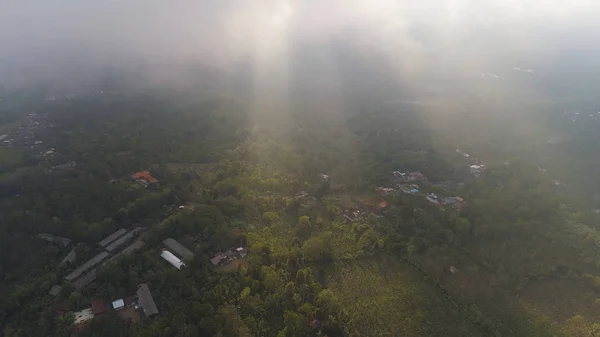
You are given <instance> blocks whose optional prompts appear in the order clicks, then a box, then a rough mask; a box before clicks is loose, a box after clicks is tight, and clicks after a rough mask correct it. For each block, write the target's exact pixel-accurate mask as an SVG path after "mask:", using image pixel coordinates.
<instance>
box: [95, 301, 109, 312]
mask: <svg viewBox="0 0 600 337" xmlns="http://www.w3.org/2000/svg"><path fill="white" fill-rule="evenodd" d="M106 309H108V308H107V307H106V302H104V300H95V301H92V312H93V313H94V315H99V314H101V313H103V312H105V311H106Z"/></svg>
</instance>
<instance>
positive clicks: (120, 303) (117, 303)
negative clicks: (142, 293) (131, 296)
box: [112, 298, 125, 310]
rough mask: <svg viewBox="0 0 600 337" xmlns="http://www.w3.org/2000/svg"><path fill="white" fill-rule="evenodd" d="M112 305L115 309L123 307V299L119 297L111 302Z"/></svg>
mask: <svg viewBox="0 0 600 337" xmlns="http://www.w3.org/2000/svg"><path fill="white" fill-rule="evenodd" d="M112 307H113V309H115V310H119V309H122V308H124V307H125V301H124V300H123V299H122V298H121V299H118V300H116V301H113V302H112Z"/></svg>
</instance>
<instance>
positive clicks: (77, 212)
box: [0, 92, 600, 337]
mask: <svg viewBox="0 0 600 337" xmlns="http://www.w3.org/2000/svg"><path fill="white" fill-rule="evenodd" d="M31 99H32V100H33V99H34V98H31ZM15 101H16V102H18V100H16V99H15V100H7V102H10V103H11V104H13V102H15ZM14 104H17V103H14ZM31 106H33V105H30V106H28V108H29V109H32V108H31ZM34 106H35V113H36V114H37V115H38V116H44V121H43V122H42V123H43V124H44V125H46V126H48V125H50V124H52V127H44V128H40V129H39V130H38V131H36V135H35V136H36V138H35V139H36V140H42V141H43V142H44V150H45V149H47V148H49V147H50V146H51V147H52V148H55V149H56V152H57V154H56V155H55V156H52V157H44V156H42V155H40V154H38V152H40V151H39V150H40V149H39V148H32V147H30V146H19V145H11V146H5V147H1V148H0V159H1V160H2V170H3V171H2V175H1V176H0V184H1V187H2V188H1V189H0V193H1V197H2V199H1V200H0V214H2V215H1V217H0V232H1V234H2V235H0V241H1V242H0V247H2V248H1V249H2V250H3V251H2V254H1V255H0V267H1V268H0V275H2V282H1V283H0V298H1V300H0V309H1V314H2V315H1V319H2V321H1V322H2V327H3V331H4V335H6V336H65V335H67V334H69V333H70V331H72V327H71V323H72V316H70V314H64V315H62V317H56V316H55V315H53V313H52V311H51V310H50V309H49V307H50V306H51V305H52V303H53V302H57V303H59V302H60V303H62V304H63V305H65V306H66V307H67V309H68V311H76V310H81V309H84V308H87V307H89V302H90V301H91V300H93V299H98V298H107V299H111V298H117V297H123V296H128V295H130V294H132V293H134V292H135V289H136V286H137V285H138V284H140V283H148V284H149V285H150V287H151V288H152V292H153V295H154V298H155V300H156V303H157V306H158V308H159V310H160V314H159V315H157V316H155V317H153V318H152V319H144V320H142V321H141V322H139V323H136V324H128V323H127V322H124V321H122V320H121V319H120V318H119V317H118V316H116V315H114V314H106V315H102V316H100V317H98V318H96V319H94V320H93V321H91V322H90V323H89V324H88V325H87V326H86V328H85V329H84V330H83V331H82V332H80V333H78V334H79V335H81V336H109V335H110V336H115V337H116V336H223V337H229V336H278V337H283V336H325V335H327V336H330V337H332V336H356V337H357V336H400V335H402V336H404V335H406V336H488V335H489V336H561V335H564V336H589V335H590V334H593V333H596V332H597V331H598V330H600V325H599V324H600V322H598V321H597V317H598V314H599V313H600V304H599V303H600V300H598V298H599V296H598V292H600V236H599V235H598V232H597V229H596V227H595V225H596V222H597V221H598V216H597V215H596V214H595V213H594V212H592V211H591V208H592V207H594V205H592V204H589V203H588V202H587V201H586V198H584V197H583V196H582V194H581V193H579V194H578V193H576V192H574V191H573V190H572V189H571V190H569V189H568V188H567V187H565V186H564V184H560V185H557V184H556V183H554V182H553V179H556V177H555V176H552V174H554V173H556V174H558V173H560V172H561V171H560V170H556V171H555V172H548V171H545V170H541V169H540V163H539V161H538V160H541V157H543V156H544V153H541V152H536V150H537V149H538V147H539V146H543V145H540V144H545V140H541V141H540V142H539V143H537V142H534V141H532V140H531V139H529V138H528V137H523V135H521V134H518V133H515V134H512V133H511V132H515V131H514V130H511V129H503V130H502V131H500V130H498V129H497V126H498V123H509V122H510V118H512V117H511V116H506V117H494V118H493V119H492V120H486V119H484V118H483V117H481V116H475V115H472V114H468V113H456V114H454V115H452V116H451V117H448V116H441V115H437V114H436V111H435V109H420V108H419V106H418V105H417V106H415V105H414V104H408V105H407V104H387V105H383V106H382V105H380V104H375V103H373V104H372V106H374V107H375V108H370V106H371V104H370V103H369V102H366V103H365V102H363V103H361V105H359V106H358V108H357V109H356V111H354V110H349V111H348V112H347V113H346V114H333V113H327V111H311V112H306V111H303V112H298V113H296V114H291V115H289V116H287V118H286V119H283V118H282V119H281V121H282V122H281V123H276V122H274V121H273V120H272V118H270V117H268V116H267V117H264V118H257V117H256V116H250V114H249V113H248V112H247V111H246V110H245V107H244V106H243V105H241V104H238V103H236V102H235V101H234V100H232V99H225V98H220V97H216V96H214V95H203V96H201V97H200V98H199V97H198V95H197V94H196V95H188V94H181V93H164V92H160V93H152V94H150V93H144V94H141V93H127V94H126V93H110V94H109V93H106V94H102V95H100V94H95V95H84V96H80V97H75V98H71V99H58V100H53V101H44V102H43V103H37V104H35V105H34ZM10 108H12V107H10ZM425 110H427V111H425ZM28 111H30V110H28ZM271 117H272V116H271ZM27 118H28V117H27V115H26V114H25V115H22V116H20V117H19V118H17V119H15V121H13V122H11V123H7V124H5V125H4V126H3V130H2V132H0V133H6V134H11V133H14V132H15V130H19V129H18V128H19V126H21V125H23V123H27ZM29 118H31V117H29ZM502 118H506V120H503V119H502ZM263 120H264V121H269V123H267V122H264V123H259V122H258V121H263ZM446 123H448V124H446ZM445 125H451V126H453V127H452V128H451V129H452V132H449V131H448V128H447V127H445ZM475 126H476V127H475ZM469 130H471V131H472V132H471V136H470V137H463V135H464V134H467V133H468V132H469ZM473 130H475V131H473ZM544 136H545V134H544ZM457 148H460V149H462V150H464V151H466V152H468V153H470V154H471V155H472V156H477V157H478V158H479V160H480V161H481V162H483V163H485V164H487V166H488V167H487V170H486V172H484V173H483V174H481V175H478V176H474V175H473V174H471V173H469V165H471V164H473V160H474V159H473V158H466V157H465V156H463V155H461V154H460V153H458V152H457V151H456V149H457ZM549 151H558V150H557V149H551V150H549ZM564 155H565V156H570V158H576V154H573V153H564ZM546 160H548V158H546ZM67 161H76V163H77V165H76V167H74V168H73V169H71V170H65V171H61V170H58V171H57V170H53V169H50V168H51V167H52V166H55V165H60V164H62V163H64V162H67ZM549 163H550V164H551V165H552V162H549ZM142 169H149V170H150V171H151V173H152V174H153V175H154V176H155V177H156V178H158V179H159V180H160V186H159V187H156V188H151V189H146V188H145V187H143V186H141V185H138V184H135V183H134V182H132V181H131V179H129V176H130V175H131V173H133V172H135V171H138V170H142ZM394 170H402V171H406V172H410V171H420V172H422V173H423V174H425V175H426V176H427V180H425V181H419V182H418V184H419V185H420V188H421V192H420V193H423V194H424V193H429V192H433V193H438V194H440V195H443V196H460V197H462V198H464V199H465V200H466V205H465V206H464V207H462V208H460V209H454V208H452V207H446V206H444V207H437V206H435V205H433V204H432V203H430V202H428V201H427V200H426V199H425V198H424V197H423V194H418V195H411V194H405V193H403V192H401V191H399V190H398V189H397V188H396V183H397V177H395V176H394V175H393V174H392V171H394ZM321 174H326V175H327V176H329V177H325V178H324V177H322V176H320V175H321ZM565 180H567V179H565ZM561 181H562V178H561ZM379 186H384V187H393V188H396V191H394V192H392V193H387V194H382V193H380V192H377V191H375V189H376V188H377V187H379ZM301 192H304V193H301ZM582 200H583V201H582ZM382 201H385V203H384V204H385V205H383V206H382ZM175 205H185V208H184V209H183V210H178V208H177V207H174V206H175ZM353 211H359V212H361V215H360V216H357V217H352V219H351V220H349V218H348V217H347V215H348V214H351V213H352V212H353ZM138 224H141V225H143V226H145V227H147V230H146V232H144V233H143V234H142V236H141V239H142V240H143V241H144V243H145V245H144V248H143V249H141V250H139V251H137V252H135V253H133V254H131V255H128V256H126V257H124V258H122V259H119V260H118V261H116V262H115V263H113V264H111V265H108V266H106V267H103V268H102V269H101V270H100V272H99V277H98V280H97V281H96V282H95V283H93V284H92V285H91V286H89V287H87V288H84V289H83V290H80V291H76V290H75V289H73V288H72V287H71V286H69V285H68V284H67V283H66V282H63V281H62V279H63V277H64V276H65V275H66V273H67V272H68V271H71V270H73V269H74V267H75V266H71V265H63V266H58V264H59V262H60V261H61V259H62V258H63V257H65V256H66V254H67V253H68V252H69V250H70V248H64V247H62V246H60V245H55V244H50V243H48V242H46V241H43V240H41V239H40V238H39V237H38V236H37V234H38V233H44V232H45V233H51V234H53V235H57V236H64V237H67V238H69V239H71V240H73V241H76V242H78V243H79V244H78V245H77V248H76V250H77V252H78V261H85V258H86V257H91V256H93V255H94V254H95V252H96V250H94V249H95V243H96V242H97V241H98V240H99V239H100V238H102V237H103V236H105V235H107V234H110V233H111V232H113V231H114V230H116V229H118V228H121V227H124V228H132V227H134V226H137V225H138ZM166 237H173V238H176V239H177V240H179V241H180V242H182V243H183V244H184V245H185V246H187V247H188V248H190V249H191V250H192V251H193V252H194V259H193V260H192V261H191V263H189V265H188V266H187V268H184V269H183V270H182V271H178V270H176V269H174V268H173V267H171V266H170V265H168V264H167V263H165V262H164V261H163V260H161V259H160V256H159V251H160V248H159V247H160V242H161V241H162V240H163V239H164V238H166ZM239 245H242V246H244V247H248V249H249V255H248V257H247V258H246V259H244V260H241V261H240V263H237V262H236V263H233V264H231V265H227V266H225V267H219V268H214V267H213V266H212V265H211V264H210V262H209V259H210V258H211V257H212V256H213V255H214V253H216V252H219V251H224V250H226V249H228V248H230V247H234V246H239ZM54 284H63V290H62V291H61V294H60V295H59V296H58V297H57V298H51V297H50V296H48V295H46V293H47V291H48V289H49V288H50V287H51V286H52V285H54Z"/></svg>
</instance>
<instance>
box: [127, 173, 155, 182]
mask: <svg viewBox="0 0 600 337" xmlns="http://www.w3.org/2000/svg"><path fill="white" fill-rule="evenodd" d="M131 179H133V180H139V179H144V180H147V181H148V182H150V183H157V182H158V180H157V179H156V178H154V177H153V176H151V175H150V172H148V171H140V172H136V173H134V174H132V175H131Z"/></svg>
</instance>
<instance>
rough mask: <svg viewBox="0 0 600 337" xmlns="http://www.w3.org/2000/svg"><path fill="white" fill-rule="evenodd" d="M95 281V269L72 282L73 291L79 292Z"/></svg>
mask: <svg viewBox="0 0 600 337" xmlns="http://www.w3.org/2000/svg"><path fill="white" fill-rule="evenodd" d="M94 280H96V269H92V270H91V271H90V272H88V273H87V274H85V275H83V276H81V277H80V278H78V279H77V281H75V282H73V286H74V287H75V289H77V290H80V289H83V288H85V286H87V285H88V284H90V283H92V282H94Z"/></svg>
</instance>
